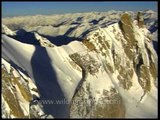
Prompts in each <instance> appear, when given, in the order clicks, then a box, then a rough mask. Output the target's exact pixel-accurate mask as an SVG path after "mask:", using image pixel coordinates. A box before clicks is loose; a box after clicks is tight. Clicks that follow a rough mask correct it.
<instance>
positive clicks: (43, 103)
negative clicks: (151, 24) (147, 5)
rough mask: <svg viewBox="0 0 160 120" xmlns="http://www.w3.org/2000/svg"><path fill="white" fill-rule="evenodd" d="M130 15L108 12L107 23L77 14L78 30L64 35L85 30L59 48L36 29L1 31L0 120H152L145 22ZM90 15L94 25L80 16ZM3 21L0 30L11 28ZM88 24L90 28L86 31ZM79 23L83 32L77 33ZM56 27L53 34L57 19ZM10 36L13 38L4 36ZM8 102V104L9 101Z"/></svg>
mask: <svg viewBox="0 0 160 120" xmlns="http://www.w3.org/2000/svg"><path fill="white" fill-rule="evenodd" d="M116 13H117V14H118V13H119V14H118V15H117V14H116ZM132 13H133V12H126V13H123V14H122V12H115V11H111V12H108V13H107V15H110V16H109V18H110V20H111V21H108V22H107V23H105V22H104V21H105V20H104V19H107V18H108V17H106V18H101V17H100V18H98V17H99V16H100V15H103V14H104V15H105V14H106V13H92V14H91V13H86V14H87V15H86V14H76V15H75V16H81V15H84V16H83V17H79V18H77V19H76V21H78V23H76V24H79V23H80V25H79V26H78V27H76V28H75V29H72V30H71V31H72V34H73V33H74V35H76V33H77V32H76V30H77V31H78V29H79V31H81V32H82V34H85V33H86V31H85V30H88V31H87V32H88V33H87V34H86V37H84V36H83V37H82V34H78V35H77V36H76V37H80V36H81V37H82V38H83V40H82V41H79V40H73V41H71V42H69V43H68V44H62V45H60V46H59V45H58V46H57V45H56V44H54V42H52V41H51V40H49V39H48V38H45V36H44V35H43V34H41V33H39V32H38V31H39V30H38V29H39V27H38V26H37V25H35V26H36V27H37V29H35V28H36V27H35V26H33V28H34V31H32V30H31V31H32V32H31V31H27V30H20V29H17V30H16V31H14V32H13V31H12V30H10V29H9V28H7V27H6V26H5V28H6V29H7V30H5V31H4V32H3V34H2V58H1V59H2V67H1V69H2V117H3V118H157V116H158V113H157V112H158V106H157V105H158V103H157V102H158V99H157V96H158V95H157V82H158V75H157V69H158V68H157V62H158V56H157V53H156V52H155V49H154V48H153V44H152V34H151V32H150V31H149V30H148V28H146V25H145V18H144V20H143V19H142V18H141V17H142V16H143V14H142V15H141V14H138V15H135V16H133V14H132ZM150 13H151V12H149V14H150ZM90 14H91V15H93V14H95V16H93V18H94V17H97V18H98V20H97V19H95V18H94V19H95V21H93V20H91V21H92V22H91V21H88V20H90V19H92V18H88V19H84V18H85V17H89V15H90ZM97 15H99V16H97ZM64 16H65V15H61V17H64ZM66 16H68V14H66ZM70 16H71V17H70V18H71V19H66V21H65V22H64V23H63V25H65V24H66V23H67V24H69V23H70V24H73V21H72V16H74V15H70ZM37 17H40V18H41V16H37ZM46 17H49V16H46ZM50 17H52V16H50ZM54 17H55V19H58V16H56V15H55V16H54ZM115 17H117V19H115ZM73 18H74V17H73ZM75 18H76V17H75ZM8 19H10V18H6V20H5V23H6V24H5V25H9V24H10V25H11V26H12V25H13V24H12V22H11V21H12V20H11V21H10V23H7V20H8ZM15 19H16V20H17V21H18V19H19V18H14V20H15ZM22 19H23V18H21V20H22ZM99 19H100V20H99ZM112 19H113V20H112ZM118 19H119V20H118ZM21 20H20V19H19V21H21ZM41 20H42V21H43V20H44V19H41ZM102 20H104V21H103V23H102V24H103V26H102V25H100V23H101V21H102ZM26 21H27V20H26ZM81 21H83V22H82V23H81ZM23 22H24V21H23ZM32 22H33V21H32ZM50 22H51V21H50ZM24 23H25V22H24ZM42 23H43V22H42ZM42 23H39V24H41V25H42ZM48 23H49V22H48ZM91 23H92V24H95V23H98V24H97V25H93V26H92V27H91V28H89V27H86V24H91ZM3 24H4V23H3ZM16 24H17V23H16ZM25 24H26V25H27V24H28V25H32V24H29V23H25ZM36 24H38V23H36ZM46 24H47V23H46ZM82 24H84V26H85V27H86V28H87V29H85V30H84V29H81V28H80V26H81V25H82ZM10 25H9V26H10ZM21 25H24V24H21ZM56 25H57V26H59V27H58V28H57V29H61V28H60V27H63V28H64V26H63V25H62V20H61V21H59V24H56ZM61 25H62V26H61ZM11 26H10V27H11ZM15 26H16V25H15ZM57 26H56V27H57ZM68 26H69V25H68ZM70 26H72V25H70ZM82 26H83V25H82ZM23 27H24V26H23ZM25 27H26V26H25ZM40 27H41V26H40ZM48 27H53V26H48ZM65 27H66V25H65ZM94 27H95V28H94ZM33 28H31V27H30V29H33ZM53 28H54V27H53ZM43 29H44V28H43ZM45 29H46V30H48V31H50V32H53V31H52V30H50V29H48V28H45ZM70 29H71V28H70ZM46 30H45V31H46ZM64 30H65V29H64ZM8 31H9V33H8ZM11 31H12V32H13V33H15V34H10V33H12V32H11ZM60 31H61V30H60ZM31 33H32V36H31V37H28V36H29V35H28V34H31ZM64 33H66V32H64ZM64 33H62V36H63V35H64V36H65V34H64ZM68 33H70V32H68ZM67 35H68V34H67ZM74 37H75V36H74ZM33 38H34V39H33ZM24 39H25V40H24ZM30 39H32V43H31V42H30V41H29V40H30ZM34 42H37V44H35V43H34ZM12 98H13V101H15V102H14V103H15V104H13V103H12V102H10V101H11V100H12Z"/></svg>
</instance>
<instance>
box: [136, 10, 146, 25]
mask: <svg viewBox="0 0 160 120" xmlns="http://www.w3.org/2000/svg"><path fill="white" fill-rule="evenodd" d="M137 22H138V26H139V27H140V28H143V27H144V18H143V15H142V13H141V12H138V13H137Z"/></svg>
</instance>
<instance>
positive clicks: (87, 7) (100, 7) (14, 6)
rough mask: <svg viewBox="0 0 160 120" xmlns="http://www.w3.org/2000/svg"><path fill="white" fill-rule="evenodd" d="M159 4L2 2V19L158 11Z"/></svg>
mask: <svg viewBox="0 0 160 120" xmlns="http://www.w3.org/2000/svg"><path fill="white" fill-rule="evenodd" d="M157 6H158V2H156V1H155V2H153V1H146V2H145V1H143V2H107V1H104V2H73V1H72V2H51V1H50V2H11V1H10V2H2V17H10V16H22V15H36V14H64V13H76V12H91V11H96V12H105V11H108V10H131V11H139V10H146V9H151V10H154V11H158V10H157V9H158V8H157Z"/></svg>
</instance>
